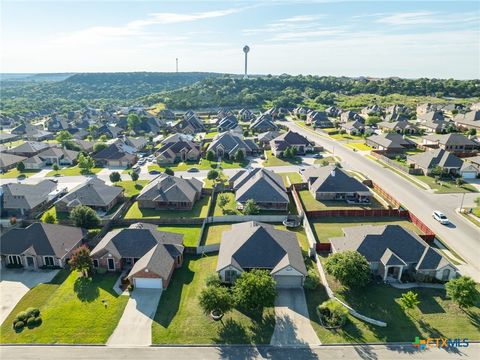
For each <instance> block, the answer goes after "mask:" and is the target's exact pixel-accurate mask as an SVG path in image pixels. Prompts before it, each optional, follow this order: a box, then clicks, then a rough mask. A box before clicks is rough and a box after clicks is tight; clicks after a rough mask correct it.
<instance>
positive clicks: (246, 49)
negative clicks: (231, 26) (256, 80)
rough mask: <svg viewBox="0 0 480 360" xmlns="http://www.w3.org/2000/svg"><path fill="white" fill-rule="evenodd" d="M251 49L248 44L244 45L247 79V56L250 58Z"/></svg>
mask: <svg viewBox="0 0 480 360" xmlns="http://www.w3.org/2000/svg"><path fill="white" fill-rule="evenodd" d="M249 51H250V48H249V47H248V45H245V46H244V47H243V52H244V53H245V75H244V76H243V78H244V79H246V78H247V77H248V75H247V58H248V55H247V54H248V52H249Z"/></svg>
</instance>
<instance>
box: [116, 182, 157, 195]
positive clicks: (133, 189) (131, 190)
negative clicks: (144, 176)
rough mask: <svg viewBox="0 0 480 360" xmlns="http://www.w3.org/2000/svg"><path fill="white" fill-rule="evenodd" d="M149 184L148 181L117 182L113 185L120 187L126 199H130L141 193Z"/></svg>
mask: <svg viewBox="0 0 480 360" xmlns="http://www.w3.org/2000/svg"><path fill="white" fill-rule="evenodd" d="M148 183H149V181H148V180H137V181H135V182H134V181H131V180H127V181H119V182H117V183H115V185H116V186H121V187H123V188H124V189H125V192H124V194H125V196H126V197H132V196H134V195H137V194H139V193H140V191H142V189H143V187H144V186H145V185H147V184H148Z"/></svg>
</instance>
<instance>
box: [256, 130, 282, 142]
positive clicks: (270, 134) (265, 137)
mask: <svg viewBox="0 0 480 360" xmlns="http://www.w3.org/2000/svg"><path fill="white" fill-rule="evenodd" d="M278 135H280V132H279V131H276V130H275V131H267V132H264V133H261V134H258V135H257V139H258V141H260V142H270V141H271V140H273V139H275V138H276V137H278Z"/></svg>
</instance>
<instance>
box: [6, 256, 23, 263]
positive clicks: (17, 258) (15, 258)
mask: <svg viewBox="0 0 480 360" xmlns="http://www.w3.org/2000/svg"><path fill="white" fill-rule="evenodd" d="M8 263H9V264H12V265H22V261H21V259H20V256H18V255H8Z"/></svg>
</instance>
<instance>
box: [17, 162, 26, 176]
mask: <svg viewBox="0 0 480 360" xmlns="http://www.w3.org/2000/svg"><path fill="white" fill-rule="evenodd" d="M17 170H18V171H19V172H21V173H22V172H24V171H25V164H24V163H23V161H20V162H19V163H18V164H17Z"/></svg>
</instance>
